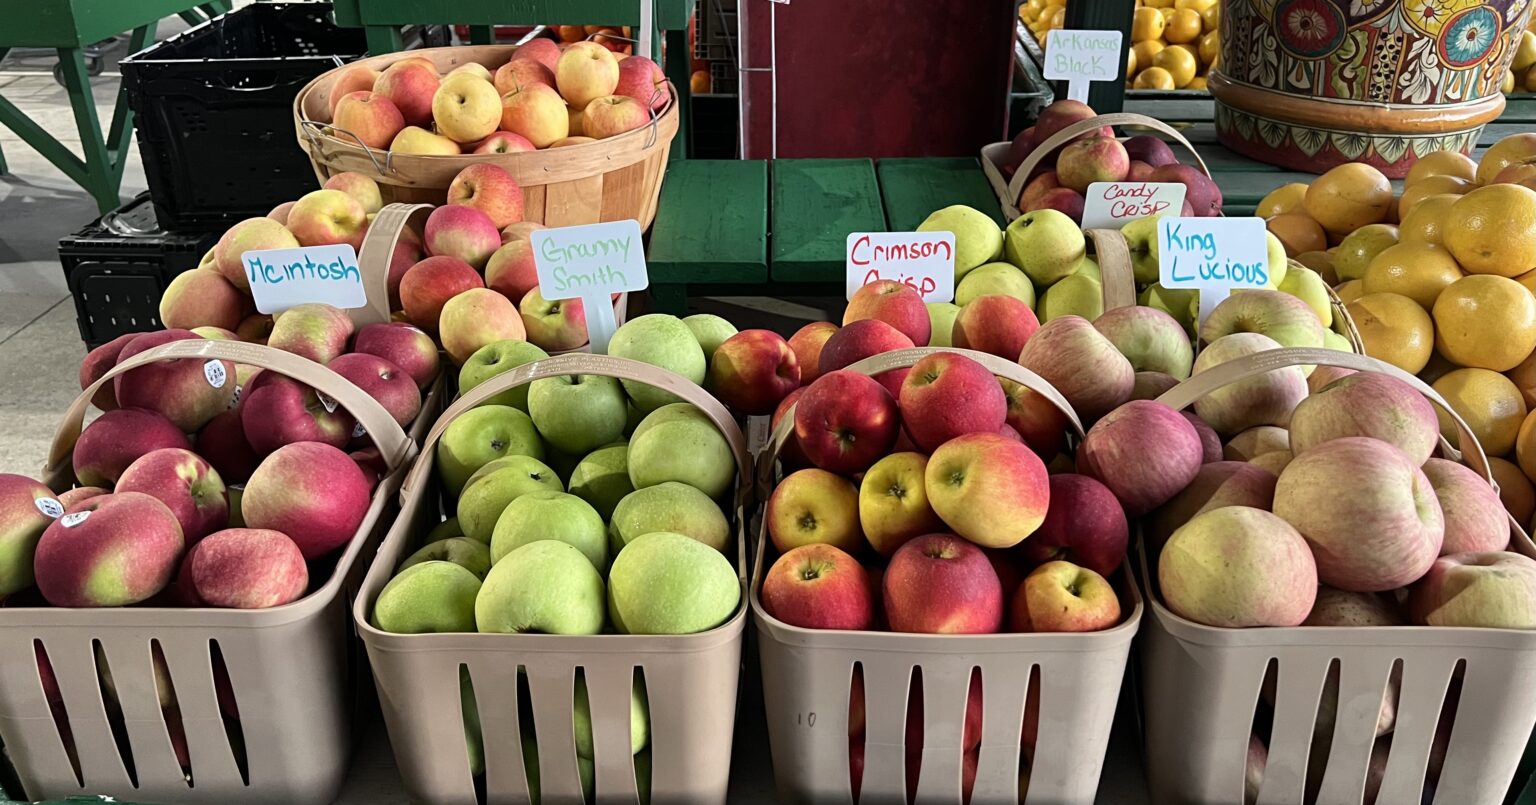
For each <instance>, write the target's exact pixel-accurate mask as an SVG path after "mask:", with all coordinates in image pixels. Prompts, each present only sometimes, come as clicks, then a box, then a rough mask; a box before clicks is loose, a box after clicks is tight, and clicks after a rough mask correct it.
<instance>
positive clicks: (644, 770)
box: [635, 749, 1022, 805]
mask: <svg viewBox="0 0 1536 805" xmlns="http://www.w3.org/2000/svg"><path fill="white" fill-rule="evenodd" d="M635 791H636V793H638V794H639V795H640V805H651V750H650V749H646V750H645V751H644V752H641V753H640V754H638V755H635ZM1020 799H1022V797H1021V798H1020Z"/></svg>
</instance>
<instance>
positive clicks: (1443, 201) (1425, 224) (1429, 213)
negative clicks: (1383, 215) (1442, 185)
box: [1397, 193, 1461, 244]
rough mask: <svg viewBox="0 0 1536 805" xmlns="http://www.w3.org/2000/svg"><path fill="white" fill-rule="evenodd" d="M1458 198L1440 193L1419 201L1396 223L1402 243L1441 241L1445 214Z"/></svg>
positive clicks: (1437, 242) (1450, 194)
mask: <svg viewBox="0 0 1536 805" xmlns="http://www.w3.org/2000/svg"><path fill="white" fill-rule="evenodd" d="M1459 198H1461V196H1458V195H1455V194H1452V193H1441V194H1439V195H1436V196H1430V197H1428V198H1425V199H1423V200H1421V201H1419V203H1417V204H1415V205H1413V209H1411V210H1409V211H1408V214H1407V215H1404V216H1403V222H1402V223H1401V224H1398V227H1397V231H1398V236H1399V237H1401V238H1402V241H1403V242H1404V243H1409V242H1415V243H1434V244H1440V243H1442V242H1443V240H1442V235H1443V234H1444V229H1443V227H1444V226H1445V216H1446V215H1448V214H1450V211H1451V205H1452V204H1455V203H1456V199H1459Z"/></svg>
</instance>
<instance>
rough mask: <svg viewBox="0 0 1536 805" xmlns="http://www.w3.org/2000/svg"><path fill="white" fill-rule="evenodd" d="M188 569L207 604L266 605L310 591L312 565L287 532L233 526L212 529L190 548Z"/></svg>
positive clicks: (186, 572)
mask: <svg viewBox="0 0 1536 805" xmlns="http://www.w3.org/2000/svg"><path fill="white" fill-rule="evenodd" d="M181 573H182V575H183V576H184V577H185V578H186V579H187V580H188V581H189V582H190V586H191V588H192V592H193V594H194V595H195V596H197V600H198V601H200V602H201V603H202V604H203V605H206V606H210V607H227V608H230V609H266V608H268V607H277V606H282V605H283V604H287V603H290V602H293V601H297V600H299V599H300V598H302V597H304V592H305V591H306V590H307V589H309V568H308V567H307V566H306V565H305V564H304V555H303V554H302V553H300V552H299V546H297V545H295V544H294V542H293V540H291V539H289V538H288V536H287V535H286V534H282V533H279V532H277V531H269V530H264V529H258V528H229V529H221V530H219V531H217V532H215V533H212V534H209V535H208V536H207V537H205V538H204V539H202V540H201V541H200V542H198V543H197V544H196V545H194V546H192V547H191V548H190V549H189V550H188V551H187V556H186V558H185V559H183V560H182V569H181Z"/></svg>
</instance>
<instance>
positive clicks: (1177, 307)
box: [1136, 283, 1200, 334]
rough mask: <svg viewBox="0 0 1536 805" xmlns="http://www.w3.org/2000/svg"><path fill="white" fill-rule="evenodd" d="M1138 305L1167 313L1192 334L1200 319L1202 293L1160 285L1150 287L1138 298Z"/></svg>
mask: <svg viewBox="0 0 1536 805" xmlns="http://www.w3.org/2000/svg"><path fill="white" fill-rule="evenodd" d="M1136 302H1137V304H1140V305H1144V306H1146V307H1155V308H1157V309H1158V310H1161V311H1163V312H1164V313H1167V314H1168V315H1170V316H1172V317H1173V318H1174V321H1177V322H1178V323H1179V324H1182V325H1184V329H1185V330H1186V331H1188V332H1189V333H1190V334H1193V333H1194V332H1195V321H1196V320H1197V319H1199V318H1200V292H1199V291H1191V290H1186V289H1183V288H1164V287H1163V286H1162V285H1161V284H1159V283H1153V284H1152V285H1148V286H1147V288H1146V290H1144V291H1142V292H1141V295H1140V296H1138V297H1137V298H1136Z"/></svg>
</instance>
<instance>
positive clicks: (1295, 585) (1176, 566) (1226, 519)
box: [1157, 506, 1318, 628]
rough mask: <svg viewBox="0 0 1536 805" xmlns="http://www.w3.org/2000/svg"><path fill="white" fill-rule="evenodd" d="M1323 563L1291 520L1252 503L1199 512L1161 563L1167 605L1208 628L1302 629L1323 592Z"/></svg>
mask: <svg viewBox="0 0 1536 805" xmlns="http://www.w3.org/2000/svg"><path fill="white" fill-rule="evenodd" d="M1317 575H1318V574H1317V565H1316V564H1315V563H1314V561H1313V559H1312V551H1311V550H1309V549H1308V546H1307V542H1306V540H1304V539H1302V536H1301V535H1300V534H1298V533H1297V532H1296V529H1294V528H1292V527H1291V525H1290V524H1289V523H1287V522H1286V521H1285V520H1283V519H1281V518H1279V517H1277V516H1275V515H1273V514H1270V513H1269V512H1266V511H1263V510H1260V509H1254V508H1250V507H1247V506H1224V507H1222V508H1219V509H1212V510H1210V511H1206V512H1204V513H1202V514H1199V515H1196V516H1195V517H1194V518H1193V519H1191V520H1190V521H1189V522H1188V523H1185V524H1184V526H1183V527H1181V528H1180V529H1179V530H1177V531H1175V532H1173V536H1171V537H1169V538H1168V543H1167V544H1166V545H1164V546H1163V550H1162V554H1161V556H1160V558H1159V560H1158V569H1157V577H1158V587H1159V590H1160V592H1161V594H1162V597H1163V601H1164V602H1165V603H1167V605H1168V608H1169V609H1171V610H1173V611H1174V612H1175V613H1177V614H1178V615H1179V616H1181V617H1184V618H1188V619H1189V620H1192V621H1194V622H1196V623H1202V624H1205V625H1206V626H1217V627H1227V628H1240V627H1247V626H1298V625H1300V624H1301V623H1302V621H1304V620H1306V618H1307V614H1308V613H1309V612H1311V610H1312V604H1313V601H1314V600H1315V599H1316V597H1317Z"/></svg>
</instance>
